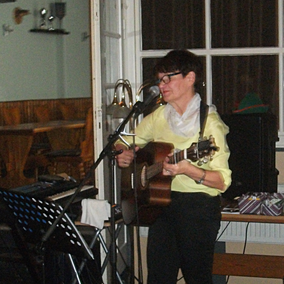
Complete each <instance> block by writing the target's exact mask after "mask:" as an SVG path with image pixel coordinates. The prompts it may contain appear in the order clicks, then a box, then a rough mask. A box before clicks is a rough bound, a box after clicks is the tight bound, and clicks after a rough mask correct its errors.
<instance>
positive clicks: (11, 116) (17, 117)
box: [3, 107, 21, 125]
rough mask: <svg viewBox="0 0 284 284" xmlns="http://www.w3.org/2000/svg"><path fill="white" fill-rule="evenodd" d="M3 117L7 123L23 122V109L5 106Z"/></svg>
mask: <svg viewBox="0 0 284 284" xmlns="http://www.w3.org/2000/svg"><path fill="white" fill-rule="evenodd" d="M3 118H4V123H5V124H6V125H16V124H20V123H21V111H20V109H19V108H18V107H11V108H4V109H3Z"/></svg>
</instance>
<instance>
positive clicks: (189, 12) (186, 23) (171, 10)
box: [141, 0, 205, 50]
mask: <svg viewBox="0 0 284 284" xmlns="http://www.w3.org/2000/svg"><path fill="white" fill-rule="evenodd" d="M177 4H178V5H177ZM141 8H142V49H143V50H148V49H174V48H202V47H203V48H204V47H205V12H204V0H202V1H201V0H190V1H189V0H178V1H176V0H155V1H153V0H141Z"/></svg>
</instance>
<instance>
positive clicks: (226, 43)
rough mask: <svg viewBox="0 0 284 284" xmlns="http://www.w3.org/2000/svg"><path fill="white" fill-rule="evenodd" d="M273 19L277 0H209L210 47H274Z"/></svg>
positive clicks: (275, 21) (275, 27)
mask: <svg viewBox="0 0 284 284" xmlns="http://www.w3.org/2000/svg"><path fill="white" fill-rule="evenodd" d="M277 19H278V14H277V0H274V1H273V0H269V1H267V0H250V1H248V0H238V1H236V0H213V1H211V25H212V27H211V32H212V47H213V48H226V47H271V46H277V45H278V37H277V34H278V31H277V30H278V26H277V23H278V20H277Z"/></svg>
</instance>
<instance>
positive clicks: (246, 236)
mask: <svg viewBox="0 0 284 284" xmlns="http://www.w3.org/2000/svg"><path fill="white" fill-rule="evenodd" d="M249 224H250V222H248V223H247V225H246V233H245V243H244V248H243V254H245V251H246V246H247V239H248V227H249Z"/></svg>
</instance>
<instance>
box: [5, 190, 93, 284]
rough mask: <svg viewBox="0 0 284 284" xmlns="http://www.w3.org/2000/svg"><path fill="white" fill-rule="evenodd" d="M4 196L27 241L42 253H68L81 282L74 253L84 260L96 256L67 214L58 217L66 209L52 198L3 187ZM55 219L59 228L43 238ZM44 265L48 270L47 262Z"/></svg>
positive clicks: (78, 280)
mask: <svg viewBox="0 0 284 284" xmlns="http://www.w3.org/2000/svg"><path fill="white" fill-rule="evenodd" d="M0 197H2V199H3V201H4V202H5V204H6V205H7V206H8V208H9V210H10V211H11V213H12V214H13V215H14V217H15V219H16V222H17V225H18V227H19V229H20V230H21V233H22V235H23V237H24V240H25V241H26V242H27V243H32V244H35V245H36V246H37V248H38V250H39V252H49V251H58V252H63V253H66V254H67V255H68V257H69V260H70V263H71V266H72V268H73V272H74V274H75V277H76V279H77V280H76V281H77V282H78V283H81V282H80V279H79V273H78V272H77V270H76V268H75V264H74V262H73V259H72V256H76V257H79V258H82V259H94V256H93V253H92V251H91V249H90V247H89V246H88V245H87V243H86V242H85V240H84V239H83V237H82V235H81V234H80V233H79V231H78V230H77V228H76V226H75V225H74V223H73V222H72V221H71V220H70V218H69V217H68V215H67V214H66V213H64V215H63V216H62V218H61V219H60V220H57V218H58V216H60V214H61V213H62V211H63V208H62V207H61V206H60V205H58V204H56V203H54V202H52V201H47V200H41V199H38V198H34V197H30V196H28V195H25V194H22V193H17V192H12V191H8V190H4V189H0ZM55 220H57V221H58V222H57V224H56V228H55V230H54V231H53V232H52V234H51V235H50V236H49V238H48V239H47V240H45V241H43V237H44V236H45V234H46V232H47V231H48V230H49V228H50V227H51V226H52V225H53V223H54V222H55ZM44 261H45V260H44ZM43 267H44V269H45V265H43ZM44 275H46V276H47V277H48V276H49V273H46V271H44ZM45 278H46V277H45V276H44V277H43V282H42V283H46V282H45V281H46V279H45Z"/></svg>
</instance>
